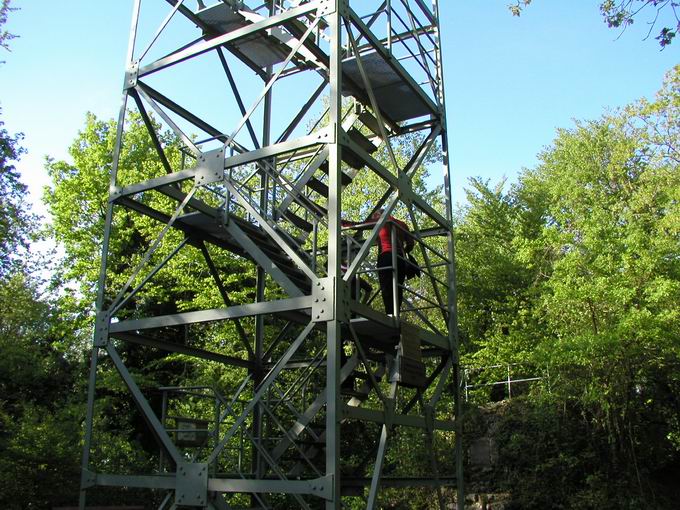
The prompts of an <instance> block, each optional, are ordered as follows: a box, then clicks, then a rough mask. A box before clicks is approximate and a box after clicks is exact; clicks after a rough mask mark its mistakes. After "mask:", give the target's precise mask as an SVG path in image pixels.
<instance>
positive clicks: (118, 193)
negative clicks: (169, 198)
mask: <svg viewBox="0 0 680 510" xmlns="http://www.w3.org/2000/svg"><path fill="white" fill-rule="evenodd" d="M195 175H196V169H194V168H190V169H187V170H182V171H181V172H175V173H172V174H167V175H163V176H161V177H155V178H153V179H149V180H147V181H143V182H139V183H137V184H131V185H130V186H125V187H123V188H119V187H117V188H114V189H113V190H112V191H111V195H110V198H109V200H117V199H119V198H121V197H126V196H130V195H135V194H137V193H142V192H143V191H149V190H152V189H156V188H160V187H162V186H167V185H168V184H173V183H175V182H181V181H186V180H188V179H193V178H194V177H195Z"/></svg>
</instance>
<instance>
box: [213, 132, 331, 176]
mask: <svg viewBox="0 0 680 510" xmlns="http://www.w3.org/2000/svg"><path fill="white" fill-rule="evenodd" d="M328 135H329V130H328V129H324V130H322V131H320V132H319V133H316V134H313V135H307V136H303V137H301V138H297V139H295V140H290V141H287V142H281V143H276V144H273V145H268V146H266V147H262V148H260V149H256V150H253V151H249V152H246V153H243V154H237V155H235V156H232V157H229V158H226V159H225V160H224V168H230V167H235V166H240V165H247V164H248V163H253V162H255V161H260V160H261V159H268V158H273V157H275V156H280V155H281V154H286V153H289V152H293V151H296V150H299V149H304V148H307V147H311V146H314V145H318V144H320V143H330V138H329V136H328Z"/></svg>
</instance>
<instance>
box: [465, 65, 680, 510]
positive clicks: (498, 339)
mask: <svg viewBox="0 0 680 510" xmlns="http://www.w3.org/2000/svg"><path fill="white" fill-rule="evenodd" d="M679 78H680V67H676V68H675V69H674V70H673V71H671V72H670V73H669V74H668V76H667V78H666V81H665V83H664V86H663V88H662V89H661V91H660V92H659V94H658V96H657V98H656V99H655V100H654V101H641V102H638V103H636V104H634V105H631V106H629V107H627V108H625V109H623V110H621V111H619V112H615V113H613V114H608V115H605V116H604V117H602V118H601V119H598V120H595V121H588V122H577V123H576V124H575V126H574V127H573V128H571V129H561V130H558V133H557V137H556V138H555V140H554V142H553V144H552V145H551V146H550V147H548V148H547V149H545V150H544V151H543V152H542V153H541V154H540V164H539V165H538V166H537V167H536V168H534V169H532V170H527V171H525V172H524V173H523V174H522V175H521V176H520V178H519V181H518V183H517V184H516V185H514V186H512V187H511V188H510V189H509V190H508V191H504V190H503V188H502V187H501V186H498V187H496V188H493V187H490V186H489V185H488V184H487V183H484V182H481V181H478V180H477V181H474V182H473V183H472V192H471V195H470V205H469V206H468V207H467V209H466V210H465V211H464V216H463V218H462V219H461V220H460V221H461V224H460V227H459V243H458V253H459V265H460V268H459V275H460V278H461V288H460V294H461V303H460V305H461V317H462V319H461V321H462V324H461V327H462V331H463V332H464V335H465V339H466V345H465V347H466V350H467V351H468V354H467V355H466V356H467V363H468V364H471V365H477V366H479V365H495V364H499V363H502V364H505V363H510V362H520V363H524V364H525V365H527V364H529V365H531V366H532V367H533V368H532V369H531V370H532V371H533V374H532V375H541V376H543V378H544V383H545V385H546V387H549V389H550V393H549V394H547V395H546V394H545V393H543V394H542V397H541V399H545V400H546V401H547V404H545V405H544V404H541V405H542V406H543V407H542V408H543V411H544V412H551V413H552V412H558V414H559V413H560V411H558V410H559V407H554V406H555V405H557V406H562V409H563V411H562V413H563V418H564V419H567V420H574V419H578V418H576V417H577V416H580V417H581V418H582V419H583V420H584V421H585V423H586V424H587V427H588V428H589V429H590V432H589V433H591V434H594V435H595V436H596V437H598V438H600V439H599V442H597V443H596V444H594V445H589V446H588V447H587V448H586V449H587V450H588V451H589V452H591V453H592V454H593V455H595V456H596V457H597V459H598V460H599V461H600V462H604V463H606V465H607V466H608V468H607V469H606V470H600V471H598V472H597V473H596V472H595V471H593V472H592V474H593V476H594V477H595V478H593V480H599V481H597V483H601V484H608V483H613V481H614V480H617V479H618V480H621V479H623V480H626V481H627V483H628V484H629V487H631V489H629V490H630V491H631V492H628V493H627V495H626V496H622V498H623V499H625V497H629V496H630V497H632V496H631V494H633V493H634V494H636V496H635V497H636V498H638V499H637V501H644V500H646V499H648V498H649V497H651V496H650V494H651V493H652V492H654V491H657V490H661V489H659V484H661V482H660V480H662V479H663V477H664V476H667V475H668V473H671V472H674V470H677V469H678V462H679V460H680V445H679V444H678V441H677V438H678V434H679V433H680V430H679V429H678V420H677V419H676V418H675V417H676V416H678V412H679V411H680V401H679V400H678V399H677V397H676V396H674V395H675V394H677V393H676V392H677V389H678V385H680V378H678V375H677V374H678V372H677V369H678V367H679V366H680V356H679V355H680V313H679V312H678V307H677V303H678V302H680V258H679V257H678V246H680V222H679V218H680V209H679V204H680V200H679V199H680V171H679V168H678V153H677V147H678V142H680V137H679V136H678V135H679V132H678V127H677V126H678V123H677V119H678V115H679V113H680V100H679V99H680V96H679V95H678V87H677V83H678V79H679ZM495 377H496V378H497V379H496V380H498V374H496V375H495ZM539 400H540V399H539ZM531 441H537V438H535V437H534V438H533V439H531ZM537 446H538V445H537ZM549 451H550V450H549V449H547V450H543V451H542V454H545V455H554V453H553V454H550V453H549ZM576 451H577V450H576ZM560 457H561V456H560ZM543 460H544V462H545V459H543ZM564 469H566V467H565V468H564ZM524 474H525V475H526V473H524ZM598 477H599V478H598ZM581 482H582V483H585V482H584V481H583V480H581ZM617 486H618V485H617ZM666 489H667V488H666ZM533 490H535V487H534V489H533ZM593 490H594V488H593ZM661 492H663V490H661ZM601 495H604V496H606V497H605V498H604V501H611V494H609V493H607V494H605V493H604V492H603V493H602V494H601ZM657 496H658V494H657ZM631 501H632V500H631ZM664 501H665V502H667V501H668V500H667V499H664ZM619 502H620V500H619ZM663 504H665V503H662V502H659V503H658V505H659V506H658V508H664V506H663ZM586 506H587V505H586ZM533 507H536V508H538V507H540V505H537V506H531V505H529V506H524V507H523V508H533Z"/></svg>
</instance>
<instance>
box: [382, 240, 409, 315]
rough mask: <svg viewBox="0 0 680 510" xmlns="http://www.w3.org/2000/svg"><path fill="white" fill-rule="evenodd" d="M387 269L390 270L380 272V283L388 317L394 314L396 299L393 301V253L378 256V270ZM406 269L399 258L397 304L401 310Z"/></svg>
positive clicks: (387, 252)
mask: <svg viewBox="0 0 680 510" xmlns="http://www.w3.org/2000/svg"><path fill="white" fill-rule="evenodd" d="M383 267H387V268H389V269H382V270H380V271H378V280H379V281H380V293H381V294H382V298H383V303H384V304H385V313H386V314H388V315H391V314H394V299H392V296H393V294H392V278H393V273H394V271H393V269H392V252H389V251H386V252H383V253H381V254H380V255H378V269H381V268H383ZM404 269H405V263H404V261H403V259H401V258H397V276H398V280H397V282H398V283H399V287H398V294H397V303H398V305H399V309H401V302H402V299H403V297H404V287H403V285H404V276H405V274H404Z"/></svg>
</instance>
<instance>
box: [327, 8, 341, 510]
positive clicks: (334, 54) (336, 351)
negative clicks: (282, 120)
mask: <svg viewBox="0 0 680 510" xmlns="http://www.w3.org/2000/svg"><path fill="white" fill-rule="evenodd" d="M329 3H330V4H331V5H332V6H333V9H332V10H333V12H332V13H329V14H328V16H327V17H326V21H327V22H328V26H329V28H330V75H329V84H330V92H329V97H328V107H329V121H330V125H331V129H332V133H333V143H332V144H329V147H328V149H329V157H328V177H329V181H328V183H329V184H328V190H329V191H328V267H327V274H328V277H329V279H330V280H331V281H333V282H334V294H335V296H334V297H335V298H334V300H333V307H334V314H333V319H332V320H330V321H328V323H327V324H326V332H327V338H326V349H327V353H326V354H327V359H326V391H327V404H326V474H327V475H330V476H331V477H332V479H333V495H332V498H331V499H330V500H327V501H326V510H340V508H341V483H342V482H341V480H340V419H341V413H342V409H341V405H342V400H341V398H340V349H342V338H341V334H342V329H341V324H340V321H339V318H340V313H339V312H340V311H341V307H342V306H343V305H342V300H340V299H338V296H339V295H340V294H339V290H340V289H339V286H340V285H344V281H343V279H342V272H341V268H340V264H341V254H340V250H341V240H340V214H341V212H342V203H341V195H342V180H341V161H342V147H341V145H340V140H341V136H342V134H343V130H342V127H341V116H342V95H341V90H342V83H341V80H342V70H341V66H342V23H341V21H342V17H341V14H342V10H343V9H342V7H343V6H344V4H345V0H330V2H329Z"/></svg>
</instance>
